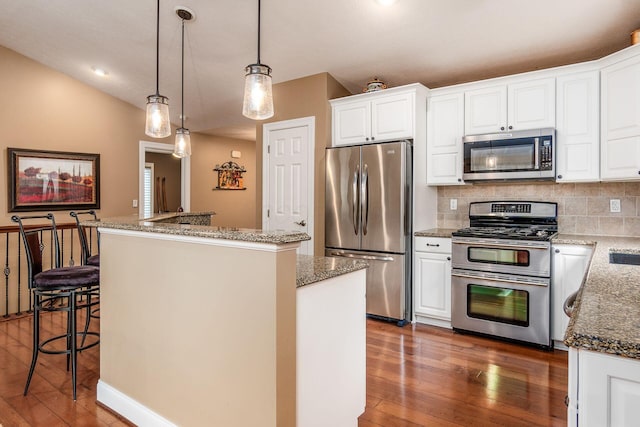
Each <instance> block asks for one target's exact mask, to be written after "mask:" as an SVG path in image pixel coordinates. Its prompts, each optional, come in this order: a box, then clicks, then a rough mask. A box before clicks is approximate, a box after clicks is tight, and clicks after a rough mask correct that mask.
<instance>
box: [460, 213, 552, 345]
mask: <svg viewBox="0 0 640 427" xmlns="http://www.w3.org/2000/svg"><path fill="white" fill-rule="evenodd" d="M557 212H558V206H557V204H556V203H550V202H521V201H518V202H511V201H505V202H477V203H471V204H470V205H469V220H470V225H471V226H470V227H469V228H463V229H460V230H458V231H456V232H454V233H453V238H452V245H453V253H452V276H451V306H452V315H451V325H452V326H453V328H454V330H458V331H466V332H474V333H479V334H484V335H491V336H495V337H500V338H506V339H509V340H515V341H520V342H524V343H530V344H535V345H538V346H541V347H544V348H551V331H550V324H551V321H550V311H551V307H550V294H551V286H550V276H551V239H552V238H553V236H555V235H556V234H557V231H558V214H557Z"/></svg>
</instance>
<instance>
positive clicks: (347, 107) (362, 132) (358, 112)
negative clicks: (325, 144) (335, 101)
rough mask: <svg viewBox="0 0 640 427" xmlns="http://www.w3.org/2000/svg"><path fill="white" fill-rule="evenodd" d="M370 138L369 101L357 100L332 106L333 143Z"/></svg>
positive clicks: (340, 143)
mask: <svg viewBox="0 0 640 427" xmlns="http://www.w3.org/2000/svg"><path fill="white" fill-rule="evenodd" d="M370 138H371V102H369V101H359V102H350V103H345V104H339V105H335V106H334V107H333V145H334V146H337V145H351V144H361V143H363V142H369V139H370Z"/></svg>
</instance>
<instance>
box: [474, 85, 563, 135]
mask: <svg viewBox="0 0 640 427" xmlns="http://www.w3.org/2000/svg"><path fill="white" fill-rule="evenodd" d="M555 101H556V96H555V79H554V78H547V79H537V80H531V81H523V82H517V83H512V84H508V85H500V86H490V87H485V88H479V89H475V90H470V91H467V92H465V117H464V128H465V135H476V134H482V133H496V132H504V131H510V130H524V129H537V128H544V127H555V125H556V114H555Z"/></svg>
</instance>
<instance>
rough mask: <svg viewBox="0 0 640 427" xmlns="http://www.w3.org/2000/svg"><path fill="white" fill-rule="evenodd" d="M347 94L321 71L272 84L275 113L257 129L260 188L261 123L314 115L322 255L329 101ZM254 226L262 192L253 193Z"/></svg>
mask: <svg viewBox="0 0 640 427" xmlns="http://www.w3.org/2000/svg"><path fill="white" fill-rule="evenodd" d="M347 95H350V93H349V92H348V91H347V90H346V89H345V88H344V87H343V86H342V85H341V84H340V83H338V82H337V81H336V80H335V79H334V78H333V77H332V76H331V75H330V74H328V73H321V74H315V75H312V76H308V77H303V78H300V79H296V80H290V81H287V82H283V83H278V84H276V85H274V87H273V99H274V109H275V114H274V116H273V117H272V118H271V119H269V120H266V121H264V122H260V123H259V124H258V127H257V130H256V164H257V165H258V167H257V169H258V171H257V172H258V173H257V187H258V188H262V124H263V123H272V122H279V121H282V120H290V119H297V118H302V117H309V116H314V117H315V127H316V133H315V139H316V141H315V153H314V154H315V184H314V192H315V196H314V224H315V227H314V231H313V238H314V251H315V254H316V255H322V254H324V159H325V150H324V149H325V148H326V147H329V146H330V145H331V106H330V105H329V102H328V100H329V99H333V98H339V97H342V96H347ZM255 206H256V225H255V227H256V228H261V221H262V192H261V191H258V192H257V193H256V205H255Z"/></svg>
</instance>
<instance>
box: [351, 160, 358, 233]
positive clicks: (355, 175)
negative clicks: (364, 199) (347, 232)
mask: <svg viewBox="0 0 640 427" xmlns="http://www.w3.org/2000/svg"><path fill="white" fill-rule="evenodd" d="M359 177H360V165H357V166H356V171H355V172H354V173H353V182H352V183H351V193H352V194H353V203H352V206H351V209H352V211H353V212H352V215H353V232H354V233H355V235H356V236H357V235H358V229H359V228H360V215H359V213H360V211H359V210H358V205H359V204H360V197H359V196H360V193H359V192H358V182H359V180H358V178H359Z"/></svg>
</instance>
